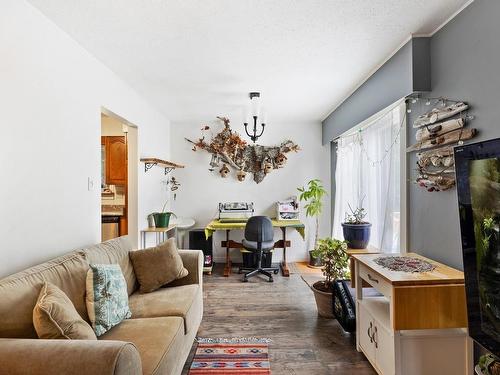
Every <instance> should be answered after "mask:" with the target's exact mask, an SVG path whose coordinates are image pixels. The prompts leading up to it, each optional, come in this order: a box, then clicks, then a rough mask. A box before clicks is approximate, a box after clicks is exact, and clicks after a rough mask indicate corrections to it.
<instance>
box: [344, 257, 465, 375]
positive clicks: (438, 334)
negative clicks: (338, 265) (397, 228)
mask: <svg viewBox="0 0 500 375" xmlns="http://www.w3.org/2000/svg"><path fill="white" fill-rule="evenodd" d="M380 256H409V257H415V258H420V259H423V260H426V261H428V262H429V263H432V264H433V265H435V266H436V268H435V269H434V270H433V271H431V272H423V273H408V272H397V271H391V270H389V269H387V268H384V267H382V266H379V265H378V264H376V263H375V262H374V259H376V258H378V257H380ZM353 258H354V261H355V272H356V314H357V317H356V346H357V349H358V351H362V352H363V353H365V355H366V357H367V358H368V360H369V361H370V363H371V364H372V365H373V367H374V368H375V370H376V371H377V372H378V373H379V374H384V375H385V374H391V375H394V374H395V375H401V374H404V375H418V374H454V375H469V374H470V369H471V368H472V366H471V364H470V363H469V356H468V352H469V347H468V345H470V342H469V340H468V339H467V332H466V329H465V328H466V327H467V311H466V302H465V287H464V275H463V272H461V271H458V270H455V269H453V268H451V267H448V266H445V265H444V264H440V263H438V262H435V261H432V260H430V259H426V258H424V257H421V256H419V255H417V254H413V253H409V254H359V255H353ZM363 282H366V283H368V284H370V285H371V286H372V287H373V288H375V289H376V290H377V291H379V292H380V293H381V294H383V297H368V296H363ZM436 353H439V354H438V355H437V354H436Z"/></svg>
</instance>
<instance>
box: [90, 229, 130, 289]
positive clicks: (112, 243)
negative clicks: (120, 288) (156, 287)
mask: <svg viewBox="0 0 500 375" xmlns="http://www.w3.org/2000/svg"><path fill="white" fill-rule="evenodd" d="M133 249H134V246H133V244H132V241H131V240H130V237H129V236H122V237H118V238H113V239H112V240H109V241H106V242H103V243H100V244H97V245H93V246H90V247H87V248H84V249H82V250H83V251H84V252H85V256H86V257H87V260H88V262H89V263H90V264H119V265H120V268H121V269H122V272H123V276H124V277H125V281H126V282H127V291H128V295H131V294H132V293H133V292H134V291H135V290H136V289H137V279H136V277H135V273H134V268H133V267H132V263H131V262H130V258H129V256H128V252H129V251H130V250H133Z"/></svg>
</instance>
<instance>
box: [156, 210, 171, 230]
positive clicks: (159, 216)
mask: <svg viewBox="0 0 500 375" xmlns="http://www.w3.org/2000/svg"><path fill="white" fill-rule="evenodd" d="M171 214H172V213H171V212H155V213H154V214H153V217H154V218H155V227H156V228H167V227H168V223H169V222H170V215H171Z"/></svg>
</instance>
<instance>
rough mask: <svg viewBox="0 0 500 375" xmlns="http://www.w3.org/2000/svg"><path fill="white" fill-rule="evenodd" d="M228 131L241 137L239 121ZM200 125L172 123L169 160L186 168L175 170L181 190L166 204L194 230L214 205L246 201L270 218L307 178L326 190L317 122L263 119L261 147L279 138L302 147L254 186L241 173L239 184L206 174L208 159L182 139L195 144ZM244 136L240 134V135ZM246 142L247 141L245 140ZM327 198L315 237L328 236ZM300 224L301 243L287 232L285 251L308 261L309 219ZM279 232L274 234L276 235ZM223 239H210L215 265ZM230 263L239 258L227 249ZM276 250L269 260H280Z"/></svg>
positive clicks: (325, 160)
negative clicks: (303, 225) (289, 245)
mask: <svg viewBox="0 0 500 375" xmlns="http://www.w3.org/2000/svg"><path fill="white" fill-rule="evenodd" d="M231 124H232V128H233V130H235V131H237V132H238V133H240V135H241V134H242V132H243V133H244V129H243V125H240V122H239V120H236V119H234V120H233V121H231ZM210 126H211V127H212V128H214V130H217V131H219V130H220V129H222V128H223V125H222V124H221V123H220V122H214V123H213V124H210ZM200 128H201V124H176V123H173V124H172V130H171V131H172V158H173V159H174V161H176V162H179V163H183V164H186V168H185V169H181V170H178V171H175V172H174V173H173V174H174V176H175V177H176V178H178V179H179V181H180V183H181V184H182V186H181V187H180V189H179V191H178V193H177V199H176V201H174V202H173V203H172V208H173V210H174V212H175V213H176V214H177V215H180V216H187V217H193V218H194V219H195V220H196V222H197V223H196V227H203V226H205V225H206V224H207V223H208V222H209V221H210V220H211V219H212V218H214V217H215V216H216V215H217V212H218V211H217V207H218V203H219V202H231V201H249V202H254V203H255V208H256V213H257V214H266V215H270V216H275V202H276V201H278V200H283V199H286V198H288V197H290V196H292V195H296V194H297V190H296V189H297V187H299V186H302V185H304V184H306V183H307V181H309V180H310V179H313V178H320V179H321V180H323V182H324V185H325V188H326V189H327V191H329V190H330V183H329V181H330V172H329V169H330V159H329V158H330V156H329V146H322V145H321V124H320V122H311V123H299V124H289V123H287V124H277V123H273V122H272V120H270V121H268V125H267V126H266V130H265V132H264V135H263V136H262V137H261V138H260V139H259V141H258V143H259V144H262V145H275V144H276V145H277V144H280V143H281V142H282V141H284V140H285V139H291V140H293V141H295V142H296V143H298V144H299V145H300V147H301V148H302V150H301V151H299V152H298V153H296V154H295V153H289V154H287V157H288V162H287V165H286V166H285V167H284V168H282V169H278V170H274V171H273V172H272V173H271V174H269V175H268V176H267V177H266V178H265V179H264V181H262V182H261V183H260V184H256V183H255V182H254V181H253V180H252V176H251V175H250V174H247V177H246V180H245V181H244V182H238V181H237V180H236V173H235V172H234V171H232V172H231V176H230V177H228V178H226V179H223V178H221V177H220V175H219V173H218V171H217V170H216V171H214V172H209V171H208V163H209V161H210V155H209V154H208V153H207V152H205V151H202V150H198V151H196V152H193V151H192V150H191V148H192V145H191V144H190V143H188V142H187V141H185V140H184V137H187V138H189V139H192V140H196V139H198V138H199V137H200V134H201V133H200ZM245 138H246V135H245ZM249 141H250V140H249ZM329 202H330V200H329V197H328V198H326V199H325V207H324V212H323V216H322V219H321V232H320V235H321V236H327V235H329V234H330V233H331V228H330V204H329ZM303 219H304V220H305V221H306V224H307V229H306V234H307V237H306V241H302V239H301V237H300V236H299V235H298V233H297V232H296V231H295V230H292V229H289V230H288V232H287V233H289V234H288V238H289V239H290V240H291V241H292V248H291V250H290V251H288V252H287V259H288V260H294V259H297V260H302V259H308V253H307V250H309V249H311V248H312V242H313V240H311V237H310V234H312V235H313V236H314V233H313V232H314V220H311V219H307V220H306V219H305V217H304V215H303ZM280 235H281V232H278V231H276V232H275V236H276V237H278V236H280ZM242 238H243V233H242V231H232V232H231V239H233V240H235V241H241V239H242ZM223 239H225V234H223V233H222V232H219V233H217V234H216V235H215V238H214V241H215V242H214V246H215V254H214V258H215V261H217V262H221V261H223V260H224V256H225V250H222V249H221V248H220V241H222V240H223ZM233 252H234V254H233V255H232V259H233V260H234V261H238V260H240V259H241V258H240V256H239V251H237V250H235V251H233ZM281 257H282V251H281V250H277V251H276V253H275V255H274V257H273V261H277V260H279V259H281Z"/></svg>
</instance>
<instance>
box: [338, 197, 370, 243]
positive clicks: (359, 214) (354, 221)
mask: <svg viewBox="0 0 500 375" xmlns="http://www.w3.org/2000/svg"><path fill="white" fill-rule="evenodd" d="M362 205H363V200H361V203H360V205H359V206H358V207H357V208H356V209H354V210H353V209H352V207H351V205H350V204H348V206H349V210H350V211H351V212H346V215H345V221H344V222H343V223H342V231H343V233H344V239H345V240H346V241H347V245H348V246H349V248H351V249H366V248H367V247H368V243H369V242H370V232H371V227H372V225H371V224H370V223H368V222H366V221H364V219H365V217H366V210H365V209H364V208H363V207H362Z"/></svg>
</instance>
